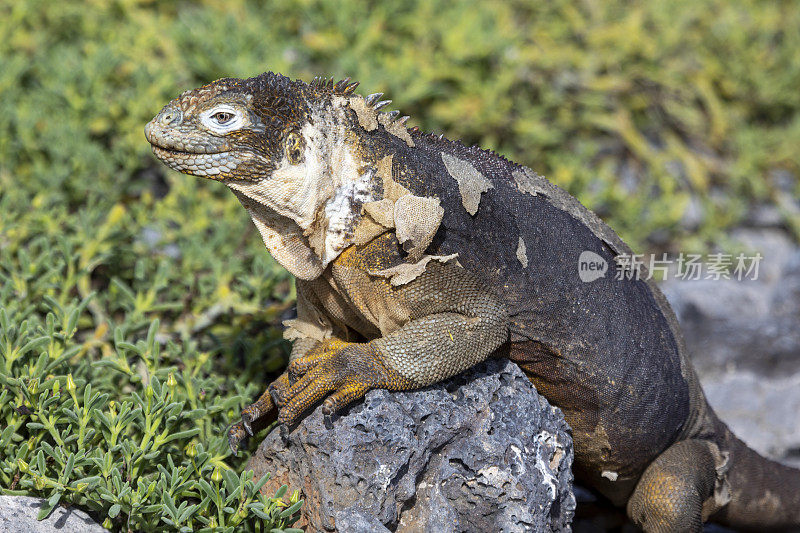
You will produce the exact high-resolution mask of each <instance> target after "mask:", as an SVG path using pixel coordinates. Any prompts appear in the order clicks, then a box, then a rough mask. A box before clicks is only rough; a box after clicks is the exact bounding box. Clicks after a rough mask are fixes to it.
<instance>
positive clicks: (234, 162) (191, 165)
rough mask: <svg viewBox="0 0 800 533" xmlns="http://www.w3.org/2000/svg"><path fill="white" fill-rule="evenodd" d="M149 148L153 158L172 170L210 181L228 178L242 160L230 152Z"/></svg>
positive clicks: (156, 146)
mask: <svg viewBox="0 0 800 533" xmlns="http://www.w3.org/2000/svg"><path fill="white" fill-rule="evenodd" d="M150 146H151V148H152V150H153V153H154V154H155V156H156V157H157V158H159V159H160V160H161V161H163V162H164V163H166V164H167V165H168V166H169V167H170V168H172V169H173V170H177V171H178V172H184V173H186V174H192V175H195V176H201V177H206V178H212V179H220V178H223V177H225V176H229V175H230V174H231V173H232V172H233V171H234V170H235V169H236V167H237V166H239V163H241V162H242V160H243V158H242V157H241V155H236V154H234V153H233V152H231V151H224V152H211V153H207V152H185V151H181V150H174V149H171V148H163V147H161V146H158V145H156V144H151V145H150Z"/></svg>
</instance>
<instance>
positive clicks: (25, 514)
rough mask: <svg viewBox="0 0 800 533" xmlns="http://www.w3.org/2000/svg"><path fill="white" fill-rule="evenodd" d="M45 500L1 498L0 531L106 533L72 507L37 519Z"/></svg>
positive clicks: (27, 497) (58, 508) (57, 510)
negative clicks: (40, 519)
mask: <svg viewBox="0 0 800 533" xmlns="http://www.w3.org/2000/svg"><path fill="white" fill-rule="evenodd" d="M44 503H45V500H43V499H41V498H33V497H30V496H0V532H2V533H6V532H8V533H12V532H20V533H22V532H25V533H105V531H106V530H105V529H104V528H103V527H102V526H100V524H98V523H97V522H95V521H94V520H92V519H91V518H90V517H89V515H87V514H86V513H84V512H83V511H80V510H78V509H75V508H74V507H71V508H69V509H67V508H64V507H56V508H55V509H54V510H53V512H52V513H51V514H50V516H49V517H47V518H45V519H44V520H42V521H41V522H40V521H38V520H36V516H37V515H38V514H39V510H40V509H41V507H42V505H43V504H44Z"/></svg>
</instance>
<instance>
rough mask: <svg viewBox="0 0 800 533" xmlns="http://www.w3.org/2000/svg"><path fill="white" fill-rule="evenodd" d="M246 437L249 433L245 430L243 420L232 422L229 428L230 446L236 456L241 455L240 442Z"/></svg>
mask: <svg viewBox="0 0 800 533" xmlns="http://www.w3.org/2000/svg"><path fill="white" fill-rule="evenodd" d="M251 435H252V433H251ZM245 439H247V433H246V432H245V430H244V425H243V424H242V423H241V422H236V423H235V424H231V426H230V427H229V428H228V446H229V447H230V449H231V453H233V455H234V456H238V455H239V444H241V442H242V441H244V440H245Z"/></svg>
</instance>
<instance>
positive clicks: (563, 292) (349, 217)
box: [145, 73, 800, 531]
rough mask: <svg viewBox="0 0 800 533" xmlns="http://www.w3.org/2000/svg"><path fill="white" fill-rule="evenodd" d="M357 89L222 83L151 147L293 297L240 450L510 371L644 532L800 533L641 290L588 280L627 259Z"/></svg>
mask: <svg viewBox="0 0 800 533" xmlns="http://www.w3.org/2000/svg"><path fill="white" fill-rule="evenodd" d="M355 85H356V84H351V83H348V81H343V82H339V83H337V84H333V83H332V81H327V80H319V79H317V80H315V81H314V82H313V83H311V84H305V83H303V82H300V81H294V82H293V81H290V80H289V79H288V78H285V77H283V76H280V75H276V74H272V73H267V74H264V75H261V76H258V77H256V78H251V79H248V80H238V79H223V80H219V81H217V82H214V83H212V84H210V85H207V86H205V87H202V88H200V89H196V90H193V91H187V92H185V93H184V94H183V95H181V96H180V97H179V98H176V99H175V100H173V101H172V102H170V103H169V104H167V106H165V107H164V109H163V110H162V111H161V112H160V113H159V114H158V115H157V116H156V117H155V118H154V119H153V120H152V121H151V122H150V123H149V124H148V125H147V127H146V128H145V134H146V136H147V139H148V141H149V142H150V143H151V144H152V145H153V151H154V153H155V154H156V156H158V157H159V158H160V159H161V160H162V161H164V162H165V163H166V164H167V165H169V166H170V167H172V168H174V169H176V170H179V171H181V172H185V173H188V174H192V175H196V176H202V177H208V178H211V179H215V180H219V181H221V182H223V183H225V184H226V185H227V186H228V187H230V188H231V189H232V190H233V192H234V193H235V194H236V196H237V197H238V198H239V200H240V201H241V203H242V205H243V206H244V207H245V208H246V209H247V210H248V212H249V213H250V215H251V217H252V218H253V221H254V223H255V225H256V227H257V228H258V230H259V231H260V233H261V235H262V238H263V239H264V243H265V245H266V247H267V248H268V249H269V251H270V253H271V254H272V255H273V257H275V259H276V260H277V261H278V262H279V263H281V264H282V265H283V266H284V267H285V268H287V269H288V270H289V271H290V272H291V273H292V274H294V275H295V277H296V278H297V292H298V318H297V319H296V320H292V321H288V322H287V324H286V325H287V330H286V334H285V336H286V338H288V339H290V340H293V341H294V347H293V350H292V356H291V360H290V364H289V368H288V369H287V371H286V373H284V374H283V375H282V376H281V377H280V378H279V379H278V380H276V381H275V382H274V383H273V384H271V385H270V387H269V389H268V392H266V393H264V395H262V396H261V398H259V399H258V401H256V403H254V404H253V405H251V406H249V407H248V408H246V409H245V410H244V411H243V413H242V420H241V421H240V422H238V423H236V424H234V425H233V426H231V428H230V430H229V440H230V442H231V447H232V448H233V449H234V451H235V450H236V448H237V447H238V444H239V442H240V441H241V440H242V439H243V438H245V436H246V435H247V434H248V433H250V434H252V430H253V428H254V427H256V428H257V427H263V425H264V424H265V423H267V422H269V421H271V420H273V419H274V418H275V417H277V419H278V421H279V422H280V423H281V424H285V425H287V426H291V425H292V424H294V423H296V422H297V420H299V418H300V417H301V416H302V415H303V413H304V412H306V411H307V410H308V409H310V408H311V407H312V406H313V405H315V404H316V403H318V402H319V401H322V400H324V410H325V412H326V413H328V414H330V413H333V412H335V411H336V410H338V409H341V408H342V407H344V406H345V405H347V404H349V403H351V402H353V401H356V400H358V399H360V398H362V397H363V396H364V394H365V393H366V391H367V390H369V389H371V388H386V389H390V390H410V389H414V388H418V387H422V386H425V385H428V384H431V383H435V382H438V381H441V380H443V379H446V378H448V377H450V376H453V375H456V374H458V373H459V372H462V371H463V370H465V369H467V368H469V367H470V366H472V365H474V364H476V363H477V362H479V361H482V360H484V359H486V358H488V357H494V356H505V357H509V358H511V359H512V360H513V361H515V362H517V363H518V364H519V365H520V367H521V368H523V370H525V372H526V373H527V375H528V376H529V377H530V379H531V381H532V382H533V383H534V384H535V385H536V387H537V389H538V390H539V392H540V393H541V394H543V395H544V396H545V397H547V398H548V400H550V401H551V403H553V404H555V405H557V406H559V407H560V408H561V409H562V410H563V412H564V415H565V417H566V419H567V422H568V423H569V424H570V426H571V428H572V430H573V437H574V442H575V458H576V460H575V473H576V476H577V477H578V478H579V479H582V480H583V481H584V482H585V483H588V484H590V485H593V486H594V487H596V488H597V490H599V491H600V492H601V493H603V494H605V495H606V496H607V497H608V498H609V499H610V500H611V501H612V502H614V503H615V504H617V505H620V506H626V509H627V512H628V515H629V516H630V517H631V519H632V520H633V521H634V522H635V523H637V524H638V525H640V526H641V527H642V528H643V529H645V530H646V531H699V530H700V529H701V527H702V523H703V521H705V520H707V519H712V520H717V521H719V522H722V523H724V524H727V525H731V526H733V527H737V528H741V529H756V528H757V529H765V528H772V529H795V528H798V529H800V472H798V471H797V470H794V469H791V468H788V467H785V466H782V465H779V464H777V463H774V462H771V461H767V460H766V459H764V458H762V457H761V456H759V455H758V454H757V453H755V452H754V451H752V450H750V449H749V448H747V447H746V446H745V445H744V444H743V443H742V442H741V441H739V440H738V439H736V437H734V436H733V435H732V434H731V433H730V431H729V430H728V429H727V427H726V426H725V425H724V424H723V423H722V422H721V421H720V420H719V419H718V418H717V417H716V415H715V414H714V413H713V411H712V410H711V408H710V407H709V406H708V403H707V402H706V400H705V397H704V395H703V392H702V390H701V388H700V385H699V383H698V380H697V376H696V375H695V372H694V370H693V369H692V366H691V363H690V361H689V360H688V358H687V356H686V353H685V349H684V347H683V340H682V337H681V334H680V331H679V329H678V325H677V322H676V320H675V316H674V314H673V312H672V310H671V309H670V307H669V305H668V304H667V302H666V300H665V299H664V297H663V295H661V293H660V292H659V290H658V288H657V287H655V286H654V285H652V284H650V283H649V282H647V281H643V279H645V278H646V276H643V274H645V272H643V271H641V270H640V272H639V274H640V279H615V278H614V277H613V276H605V277H601V278H599V279H597V280H595V281H592V282H587V283H584V282H582V281H581V280H580V279H579V277H578V272H577V261H578V257H579V256H580V254H581V253H582V252H583V251H587V250H588V251H592V252H594V253H595V254H596V255H597V256H599V257H601V258H602V259H603V260H605V261H606V262H608V263H610V264H613V261H614V257H615V256H616V255H619V254H629V253H630V249H629V248H628V247H627V246H626V245H625V243H623V242H622V241H621V240H620V239H619V237H618V236H617V235H616V234H615V233H614V232H613V231H612V230H611V229H610V228H608V226H606V225H605V224H603V223H602V222H601V221H600V220H599V219H597V217H596V216H595V215H594V214H593V213H591V212H590V211H589V210H587V209H586V208H584V207H583V206H582V205H580V204H579V203H578V202H577V200H575V199H574V198H572V197H571V196H569V195H568V194H567V193H565V192H564V191H562V190H561V189H559V188H557V187H556V186H554V185H553V184H551V183H550V182H549V181H547V180H546V179H544V178H542V177H541V176H538V175H537V174H536V173H534V172H532V171H530V170H529V169H527V168H525V167H522V166H519V165H516V164H514V163H512V162H510V161H507V160H505V159H504V158H502V157H500V156H498V155H496V154H493V153H491V152H486V151H483V150H480V149H478V148H467V147H465V146H463V145H462V144H460V143H457V142H451V141H449V140H447V139H443V138H442V137H438V138H437V137H434V136H432V135H428V134H424V133H420V132H418V131H416V130H410V131H409V130H406V128H405V126H404V121H403V120H402V119H401V120H396V114H389V113H380V112H378V111H377V109H379V108H380V107H382V105H383V104H382V103H378V102H377V100H378V98H379V96H380V95H371V96H369V97H367V98H362V97H361V96H358V95H354V94H353V90H354V89H355Z"/></svg>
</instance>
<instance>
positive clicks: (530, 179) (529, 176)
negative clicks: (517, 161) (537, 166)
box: [511, 168, 547, 196]
mask: <svg viewBox="0 0 800 533" xmlns="http://www.w3.org/2000/svg"><path fill="white" fill-rule="evenodd" d="M511 177H513V178H514V183H516V184H517V189H519V190H520V191H521V192H524V193H528V194H530V195H532V196H536V195H537V194H541V195H544V196H547V190H546V189H545V188H544V187H542V182H543V181H544V178H543V177H542V176H540V175H539V174H537V173H536V172H534V171H532V170H531V169H529V168H525V169H524V170H515V171H514V172H512V173H511Z"/></svg>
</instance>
